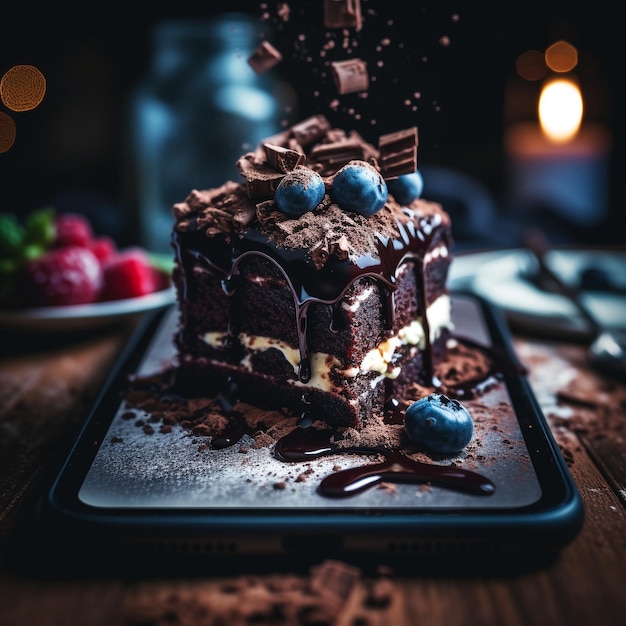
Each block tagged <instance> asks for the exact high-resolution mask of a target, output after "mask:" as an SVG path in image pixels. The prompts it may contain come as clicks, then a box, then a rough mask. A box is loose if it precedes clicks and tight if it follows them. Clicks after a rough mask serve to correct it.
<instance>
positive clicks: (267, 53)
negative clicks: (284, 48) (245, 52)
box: [248, 41, 283, 74]
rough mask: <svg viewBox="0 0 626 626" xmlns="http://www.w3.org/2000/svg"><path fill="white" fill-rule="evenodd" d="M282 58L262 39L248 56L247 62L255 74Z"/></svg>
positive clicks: (265, 69)
mask: <svg viewBox="0 0 626 626" xmlns="http://www.w3.org/2000/svg"><path fill="white" fill-rule="evenodd" d="M282 60H283V55H282V54H281V53H280V52H279V51H278V50H276V48H274V46H273V45H272V44H271V43H269V41H264V42H262V43H261V44H260V45H259V46H258V47H257V48H256V50H255V51H254V52H253V53H252V54H251V55H250V56H249V57H248V64H249V65H250V67H251V68H252V69H253V70H254V72H255V73H256V74H262V73H263V72H267V70H269V69H271V68H272V67H274V66H275V65H278V64H279V63H280V62H281V61H282Z"/></svg>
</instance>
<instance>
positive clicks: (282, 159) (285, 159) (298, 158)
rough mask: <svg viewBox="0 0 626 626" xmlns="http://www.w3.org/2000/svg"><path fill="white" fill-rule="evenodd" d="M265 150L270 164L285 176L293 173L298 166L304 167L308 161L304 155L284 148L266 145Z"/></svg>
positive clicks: (264, 145)
mask: <svg viewBox="0 0 626 626" xmlns="http://www.w3.org/2000/svg"><path fill="white" fill-rule="evenodd" d="M263 148H264V150H265V156H266V158H267V160H268V162H269V164H270V165H271V166H272V167H273V168H274V169H277V170H278V171H279V172H283V173H284V174H286V173H287V172H291V171H293V170H294V169H295V168H296V167H297V166H298V165H303V164H304V162H305V160H306V157H305V156H304V154H302V153H300V152H296V151H295V150H290V149H289V148H284V147H283V146H277V145H274V144H271V143H264V144H263Z"/></svg>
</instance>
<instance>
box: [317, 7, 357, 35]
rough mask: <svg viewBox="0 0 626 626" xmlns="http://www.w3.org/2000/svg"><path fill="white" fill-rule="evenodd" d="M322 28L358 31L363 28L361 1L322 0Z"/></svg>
mask: <svg viewBox="0 0 626 626" xmlns="http://www.w3.org/2000/svg"><path fill="white" fill-rule="evenodd" d="M324 26H326V28H354V29H356V31H357V32H358V31H360V30H361V28H362V27H363V18H362V16H361V0H324Z"/></svg>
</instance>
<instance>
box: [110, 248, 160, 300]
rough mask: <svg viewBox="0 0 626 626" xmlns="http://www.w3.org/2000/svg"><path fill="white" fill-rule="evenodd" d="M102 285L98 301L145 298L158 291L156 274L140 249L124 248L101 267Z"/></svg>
mask: <svg viewBox="0 0 626 626" xmlns="http://www.w3.org/2000/svg"><path fill="white" fill-rule="evenodd" d="M103 271H104V284H103V287H102V291H101V293H100V300H102V301H104V300H122V299H124V298H136V297H138V296H145V295H147V294H149V293H152V292H154V291H157V290H158V289H159V287H160V286H159V283H158V280H157V273H156V272H155V269H154V267H153V266H152V264H151V263H150V259H149V258H148V255H147V253H146V251H145V250H143V249H142V248H137V247H133V248H126V249H125V250H120V251H119V252H117V253H116V254H114V255H113V256H112V257H111V258H110V259H109V260H108V261H106V262H105V263H104V265H103Z"/></svg>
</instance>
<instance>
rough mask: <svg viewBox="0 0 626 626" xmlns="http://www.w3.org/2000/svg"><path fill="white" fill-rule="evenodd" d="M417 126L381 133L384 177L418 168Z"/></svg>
mask: <svg viewBox="0 0 626 626" xmlns="http://www.w3.org/2000/svg"><path fill="white" fill-rule="evenodd" d="M417 143H418V141H417V126H413V127H411V128H407V129H405V130H399V131H397V132H395V133H389V134H388V135H381V137H380V138H379V140H378V149H379V151H380V168H381V171H382V174H383V177H384V178H393V177H395V176H400V175H401V174H411V173H412V172H415V170H417Z"/></svg>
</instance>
